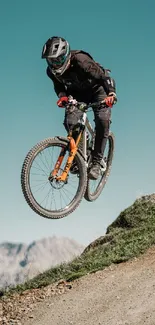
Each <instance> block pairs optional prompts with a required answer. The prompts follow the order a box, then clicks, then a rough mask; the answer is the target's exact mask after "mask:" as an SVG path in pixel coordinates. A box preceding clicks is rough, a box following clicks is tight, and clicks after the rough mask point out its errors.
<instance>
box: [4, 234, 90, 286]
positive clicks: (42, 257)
mask: <svg viewBox="0 0 155 325" xmlns="http://www.w3.org/2000/svg"><path fill="white" fill-rule="evenodd" d="M83 250H84V246H82V245H80V244H79V243H77V242H76V241H75V240H73V239H69V238H66V237H60V238H58V237H56V236H53V237H49V238H44V239H41V240H38V241H33V242H32V243H30V244H29V245H26V244H23V243H17V244H16V243H10V242H4V243H1V244H0V288H5V287H7V286H9V285H15V284H19V283H23V282H24V281H26V280H27V279H31V278H33V277H34V276H36V275H37V274H39V273H42V272H44V271H45V270H48V269H49V268H51V267H53V266H56V265H58V264H61V263H63V262H69V261H71V260H72V259H73V258H74V257H76V256H79V255H80V254H81V253H82V251H83Z"/></svg>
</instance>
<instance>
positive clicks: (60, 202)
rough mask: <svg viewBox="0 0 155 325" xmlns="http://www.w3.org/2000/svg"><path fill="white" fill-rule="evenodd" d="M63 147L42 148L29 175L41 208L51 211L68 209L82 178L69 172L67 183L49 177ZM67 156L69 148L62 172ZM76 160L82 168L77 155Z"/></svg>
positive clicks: (36, 199)
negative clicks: (51, 179)
mask: <svg viewBox="0 0 155 325" xmlns="http://www.w3.org/2000/svg"><path fill="white" fill-rule="evenodd" d="M62 147H64V145H62V144H55V145H52V146H50V145H49V146H47V147H46V148H43V149H40V150H39V152H38V153H37V154H36V156H35V158H34V159H33V161H32V162H31V165H30V166H29V173H28V175H29V190H30V192H31V196H32V197H33V200H34V201H35V203H37V205H39V207H40V208H42V209H44V210H46V211H47V212H51V213H52V212H55V211H57V212H61V211H62V210H63V211H64V210H65V209H68V208H69V207H70V205H72V203H73V201H74V200H75V197H76V194H77V192H78V189H79V187H80V178H79V177H78V175H77V174H76V175H75V174H71V173H69V175H68V178H67V182H66V184H65V183H60V182H59V183H57V182H56V180H53V181H50V180H49V179H48V178H49V176H50V173H51V171H52V170H53V169H54V165H55V163H56V161H57V158H58V156H59V154H60V151H61V149H62ZM67 157H68V150H67V151H66V155H65V157H64V159H63V162H62V165H61V169H60V171H61V172H62V169H63V168H64V166H65V163H66V161H67ZM75 161H76V163H77V165H78V167H79V169H80V166H79V161H78V158H77V157H75ZM59 174H60V173H59ZM59 174H58V175H59Z"/></svg>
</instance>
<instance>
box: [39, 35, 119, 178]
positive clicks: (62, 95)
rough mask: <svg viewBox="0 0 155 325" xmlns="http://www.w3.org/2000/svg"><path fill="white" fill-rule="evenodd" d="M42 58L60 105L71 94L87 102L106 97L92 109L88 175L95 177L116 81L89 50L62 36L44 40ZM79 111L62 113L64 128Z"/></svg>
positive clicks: (99, 168) (106, 136)
mask: <svg viewBox="0 0 155 325" xmlns="http://www.w3.org/2000/svg"><path fill="white" fill-rule="evenodd" d="M42 58H43V59H46V61H47V65H48V66H47V70H46V72H47V75H48V77H49V78H50V79H51V80H52V82H53V85H54V90H55V92H56V94H57V96H58V98H59V99H58V101H57V105H58V106H59V107H63V106H64V103H67V102H68V97H69V96H70V95H71V96H72V97H73V98H75V99H76V100H77V101H81V102H85V103H87V104H89V103H93V102H101V101H102V100H105V103H106V106H105V105H100V104H99V106H98V107H97V108H95V109H94V118H95V119H94V121H95V130H96V137H95V146H94V151H93V163H92V167H91V168H90V171H89V178H91V179H97V178H98V177H99V175H100V170H101V164H103V159H102V158H103V154H104V150H105V146H106V142H107V138H108V134H109V126H110V118H111V108H112V106H113V104H115V103H116V101H117V96H116V86H115V81H114V79H113V78H111V77H110V75H109V72H108V70H106V69H104V68H103V67H101V66H100V64H98V63H96V62H95V61H94V59H93V58H92V57H91V55H90V54H89V53H87V52H85V51H82V50H71V49H70V45H69V43H68V42H67V41H66V40H65V39H64V38H62V37H57V36H54V37H51V38H49V39H48V40H47V42H46V43H45V44H44V46H43V50H42ZM79 114H81V112H80V111H77V113H76V114H75V112H74V114H73V113H72V114H67V113H66V114H65V119H64V126H65V128H66V130H67V131H68V130H69V129H70V128H71V127H72V126H73V125H75V124H76V123H77V121H78V119H79ZM101 162H102V163H101Z"/></svg>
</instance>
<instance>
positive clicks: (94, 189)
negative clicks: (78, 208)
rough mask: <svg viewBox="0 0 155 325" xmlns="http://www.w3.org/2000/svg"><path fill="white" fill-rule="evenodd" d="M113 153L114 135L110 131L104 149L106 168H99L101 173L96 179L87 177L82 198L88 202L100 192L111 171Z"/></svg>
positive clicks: (94, 198)
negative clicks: (104, 169)
mask: <svg viewBox="0 0 155 325" xmlns="http://www.w3.org/2000/svg"><path fill="white" fill-rule="evenodd" d="M113 154H114V135H113V133H112V132H110V133H109V137H108V140H107V145H106V149H105V155H104V160H105V161H106V164H107V168H106V171H105V172H102V170H101V175H100V176H99V178H98V179H97V180H91V179H89V178H88V179H87V187H86V192H85V195H84V198H85V199H86V200H87V201H90V202H92V201H95V200H96V199H97V198H98V197H99V195H100V194H101V192H102V190H103V188H104V186H105V184H106V182H107V179H108V177H109V174H110V171H111V165H112V160H113Z"/></svg>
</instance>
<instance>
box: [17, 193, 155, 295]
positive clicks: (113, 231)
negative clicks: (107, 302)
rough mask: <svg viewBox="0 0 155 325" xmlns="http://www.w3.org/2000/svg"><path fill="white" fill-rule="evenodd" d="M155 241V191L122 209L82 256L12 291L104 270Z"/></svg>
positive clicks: (135, 255)
mask: <svg viewBox="0 0 155 325" xmlns="http://www.w3.org/2000/svg"><path fill="white" fill-rule="evenodd" d="M154 244H155V194H152V195H148V196H144V197H142V198H140V199H138V200H136V201H135V202H134V204H133V205H131V206H130V207H128V208H127V209H125V210H124V211H123V212H121V213H120V215H119V216H118V218H117V219H116V220H115V221H114V222H113V223H112V224H111V225H110V226H109V227H108V228H107V232H106V235H105V236H103V237H100V238H98V239H97V240H95V241H94V242H92V243H91V244H90V245H89V246H88V247H87V248H86V249H85V250H84V252H83V253H82V255H81V256H80V257H78V258H76V259H74V260H73V261H72V262H71V263H68V264H62V265H60V266H59V267H55V268H52V269H50V270H48V271H46V272H44V273H43V274H40V275H38V276H37V277H35V278H34V279H32V280H30V281H28V282H26V283H25V284H22V285H18V286H17V287H16V288H12V289H11V292H12V291H19V292H20V291H23V290H26V289H31V288H39V287H42V286H46V285H48V284H50V283H53V282H55V281H58V280H60V279H65V280H67V281H72V280H74V279H76V278H78V277H81V276H83V275H86V274H88V273H91V272H95V271H97V270H101V269H104V268H105V267H107V266H109V265H110V264H112V263H121V262H123V261H127V260H129V259H130V258H133V257H137V256H139V255H140V254H142V253H144V252H145V251H146V249H148V248H149V247H150V246H152V245H154Z"/></svg>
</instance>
